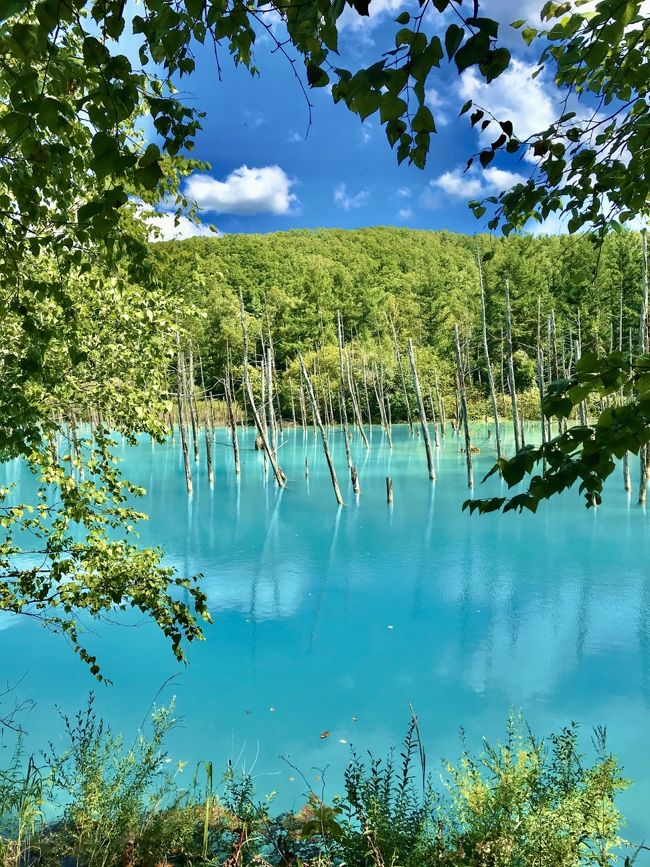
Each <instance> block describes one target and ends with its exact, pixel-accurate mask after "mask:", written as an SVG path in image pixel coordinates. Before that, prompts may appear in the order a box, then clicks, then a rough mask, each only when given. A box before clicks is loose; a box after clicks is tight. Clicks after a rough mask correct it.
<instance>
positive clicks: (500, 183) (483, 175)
mask: <svg viewBox="0 0 650 867" xmlns="http://www.w3.org/2000/svg"><path fill="white" fill-rule="evenodd" d="M525 181H526V178H525V177H524V176H523V175H520V174H518V173H517V172H508V171H505V170H504V169H497V168H494V167H490V168H488V169H485V171H483V172H481V171H480V170H479V169H471V170H469V171H467V172H463V170H462V169H461V168H459V167H457V168H455V169H453V170H452V171H449V172H444V173H443V174H442V175H440V176H439V177H437V178H434V179H433V180H432V181H429V183H428V185H427V186H426V187H425V189H424V191H423V192H422V195H421V196H420V204H421V205H422V206H423V207H425V208H437V207H438V206H439V205H440V204H441V203H442V200H443V197H444V196H446V197H448V198H452V199H465V200H466V201H469V200H470V199H480V198H482V197H483V196H490V195H494V194H496V193H501V192H503V190H507V189H508V188H509V187H511V186H513V185H514V184H521V183H525Z"/></svg>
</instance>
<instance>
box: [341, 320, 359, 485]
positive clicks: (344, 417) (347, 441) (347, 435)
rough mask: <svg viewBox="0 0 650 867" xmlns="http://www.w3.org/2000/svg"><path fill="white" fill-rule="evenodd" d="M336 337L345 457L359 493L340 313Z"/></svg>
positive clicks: (351, 477)
mask: <svg viewBox="0 0 650 867" xmlns="http://www.w3.org/2000/svg"><path fill="white" fill-rule="evenodd" d="M337 337H338V344H339V401H340V404H341V410H340V413H341V427H342V428H343V441H344V443H345V457H346V458H347V462H348V470H349V471H350V481H351V482H352V489H353V490H354V493H355V494H358V493H359V474H358V472H357V468H356V467H355V465H354V461H353V460H352V451H351V449H350V431H349V429H348V411H347V408H346V406H345V365H344V363H343V327H342V325H341V314H340V313H339V314H338V315H337Z"/></svg>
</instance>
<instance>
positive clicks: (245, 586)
mask: <svg viewBox="0 0 650 867" xmlns="http://www.w3.org/2000/svg"><path fill="white" fill-rule="evenodd" d="M304 585H305V572H304V570H303V569H301V568H300V567H299V566H298V565H297V564H295V563H286V564H285V565H283V566H282V567H281V568H276V567H269V568H263V569H262V574H261V576H260V577H259V578H257V579H255V578H254V577H253V576H252V575H251V572H250V570H249V569H244V570H243V571H242V572H241V573H240V574H236V573H235V574H233V573H232V572H230V571H228V572H224V575H223V576H222V577H217V576H213V577H206V578H204V579H203V581H202V582H201V589H202V590H203V591H204V592H205V593H206V594H207V597H208V607H209V609H210V611H215V612H216V611H220V612H221V611H239V612H241V613H242V614H246V615H250V616H252V617H253V619H254V620H256V621H258V620H271V619H274V618H278V617H283V618H284V617H292V616H293V615H294V614H295V613H296V612H297V611H298V608H299V607H300V604H301V602H302V600H303V597H304V596H305V586H304Z"/></svg>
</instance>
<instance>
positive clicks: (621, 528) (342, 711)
mask: <svg viewBox="0 0 650 867" xmlns="http://www.w3.org/2000/svg"><path fill="white" fill-rule="evenodd" d="M475 436H476V440H477V442H481V441H483V440H484V438H485V428H484V426H480V427H477V428H476V431H475ZM284 440H285V441H284V444H283V445H282V446H281V448H280V460H281V463H282V466H283V468H284V470H285V472H286V474H287V476H288V479H289V481H288V483H287V486H286V489H285V490H284V491H283V492H279V491H278V489H277V488H276V487H275V485H274V483H273V479H272V477H270V476H269V478H268V479H265V477H264V474H263V467H262V460H261V456H260V455H259V453H256V452H255V451H254V450H253V448H252V446H253V436H252V432H251V431H248V432H247V434H246V435H245V438H244V440H243V441H242V474H241V477H240V478H239V479H238V478H237V477H236V476H235V473H234V468H233V463H232V454H231V450H230V449H229V446H228V440H227V435H226V433H225V431H219V432H218V433H217V434H216V437H215V462H216V473H215V475H216V478H215V484H214V487H213V488H211V487H210V486H209V485H208V481H207V473H206V467H205V461H204V456H203V455H201V461H200V463H199V465H198V467H197V466H196V465H194V466H193V471H194V484H195V493H194V496H193V498H192V499H191V500H189V501H188V498H187V496H186V493H185V485H184V480H183V469H182V460H181V456H180V453H179V451H180V450H179V448H178V443H176V444H174V445H172V444H171V443H168V444H167V445H156V446H152V445H151V444H150V443H149V442H148V441H143V442H142V444H141V445H140V447H139V448H124V447H123V448H122V449H121V453H122V457H123V459H124V463H123V470H124V472H125V474H126V475H127V477H128V478H130V479H131V480H132V481H134V482H136V483H139V484H142V485H144V486H145V487H146V488H147V491H148V494H147V496H146V498H145V500H144V502H143V504H142V508H143V510H144V511H146V512H148V514H149V515H150V521H149V522H148V523H147V524H146V525H145V526H143V529H142V541H143V542H144V543H145V544H157V545H162V546H164V549H165V551H166V555H167V559H168V561H169V562H170V563H171V564H173V565H174V566H176V567H177V568H178V569H179V570H180V571H182V572H185V573H197V572H201V573H203V575H204V579H203V586H204V588H205V590H206V592H207V594H208V597H209V604H210V609H211V611H212V613H213V618H214V623H213V624H212V625H210V626H208V627H207V628H206V630H205V633H206V640H205V642H203V643H201V644H195V645H193V646H190V647H189V648H188V657H189V663H188V665H187V666H181V665H178V664H177V663H176V662H175V661H174V659H173V657H172V655H171V652H170V651H169V649H168V648H167V646H166V645H165V642H164V641H163V640H162V638H161V637H160V636H159V635H158V634H157V633H156V630H155V629H154V628H153V627H152V626H151V625H150V624H148V623H146V622H144V621H143V620H142V618H137V617H135V616H131V617H130V618H129V619H128V623H127V624H126V625H113V624H102V625H100V626H97V625H93V624H88V627H89V629H91V630H92V633H91V634H89V635H87V640H88V643H89V645H90V647H91V649H92V650H93V651H94V652H96V653H97V654H98V656H99V658H100V660H101V662H102V664H103V667H104V670H105V673H106V675H107V676H108V677H110V678H111V679H112V680H113V683H114V685H113V686H111V687H105V686H100V687H97V686H96V685H95V684H94V682H93V679H92V678H91V676H90V675H89V674H88V672H87V671H86V669H85V668H84V666H83V664H82V663H81V662H79V660H78V659H77V658H76V657H74V656H73V655H72V654H71V652H70V650H69V649H68V648H67V647H66V645H65V644H64V642H63V641H62V640H61V639H57V638H55V637H52V636H51V635H49V634H48V633H47V632H46V631H44V630H43V629H42V628H40V627H39V626H38V625H37V624H35V623H33V622H28V621H27V620H25V621H22V620H18V619H11V618H8V617H6V616H5V617H4V619H2V620H1V621H0V627H2V628H1V629H0V683H5V682H15V681H16V680H17V679H18V678H20V677H22V676H23V675H24V679H23V680H22V681H21V683H20V684H19V686H18V687H17V690H16V695H17V696H18V697H21V696H25V697H27V696H29V697H31V698H33V699H35V700H36V702H37V707H36V709H35V710H34V711H32V712H31V713H29V714H28V715H27V716H26V718H25V720H24V722H25V724H26V726H27V728H28V730H29V733H30V734H29V740H28V744H29V746H30V747H31V748H34V749H36V748H38V747H39V746H42V745H44V744H45V743H46V742H47V741H49V740H51V741H53V742H54V743H55V744H56V743H63V739H62V726H61V724H60V722H59V719H58V716H57V712H56V710H55V707H56V706H59V707H60V708H61V709H63V710H64V711H66V712H70V711H74V710H76V709H77V708H79V707H80V706H81V705H82V704H83V703H84V701H85V698H86V696H87V693H88V691H89V690H90V689H92V688H95V690H96V693H97V705H98V707H99V709H100V711H101V712H102V714H103V715H104V716H105V717H106V718H107V719H109V720H110V722H111V723H112V725H113V726H114V728H115V729H118V730H122V731H124V732H126V733H127V734H132V733H133V732H134V731H135V730H136V728H137V727H138V725H139V724H140V722H141V720H142V718H143V716H144V715H145V713H146V712H147V709H148V707H149V704H150V702H151V701H152V700H153V699H154V697H155V696H156V693H157V692H158V690H159V688H160V687H161V685H162V684H163V683H164V681H165V680H166V679H167V678H168V677H170V676H172V675H173V676H174V681H173V683H172V684H169V685H168V686H167V687H165V688H164V689H163V692H162V695H161V697H160V698H159V699H158V700H159V701H165V700H168V699H170V698H171V697H172V695H176V701H177V711H178V714H179V716H180V717H181V724H180V726H179V727H178V728H177V729H176V730H175V732H173V733H172V735H171V737H170V741H169V746H170V754H171V756H172V757H173V759H174V761H175V760H177V759H183V760H186V761H188V762H189V763H190V766H191V765H192V764H193V763H196V762H198V761H199V760H202V759H203V760H207V759H210V760H213V761H214V762H215V763H216V764H217V765H223V764H224V763H225V761H226V759H227V758H228V757H233V758H235V759H239V762H240V764H241V765H242V766H245V767H246V768H252V769H253V772H254V775H255V776H256V778H257V784H258V787H259V790H260V791H261V792H262V793H266V792H270V791H272V790H277V791H278V792H279V793H280V796H279V800H278V804H279V806H282V807H286V806H291V805H292V804H299V803H300V802H301V798H302V794H303V792H304V790H305V784H304V782H303V781H302V780H301V779H300V777H299V775H298V774H297V772H296V771H295V770H294V769H293V768H292V767H291V766H290V765H289V764H288V763H287V762H285V761H283V759H282V758H281V756H285V757H287V758H288V759H289V760H290V762H291V763H293V764H294V765H296V766H297V767H298V768H300V770H301V771H302V772H304V774H305V776H306V777H307V778H308V779H309V780H310V781H311V782H312V783H313V784H314V785H315V786H318V785H319V782H320V777H321V775H322V769H324V768H326V767H327V771H326V782H327V785H328V791H329V792H330V793H333V792H335V791H337V790H339V789H340V780H341V774H342V770H343V768H344V766H345V763H346V761H347V759H348V750H349V744H355V745H356V746H358V747H359V748H361V749H365V748H370V749H372V750H374V751H378V752H382V751H384V750H385V749H386V748H387V747H388V746H389V745H390V744H396V743H399V741H400V738H401V736H402V734H403V732H404V730H405V728H406V726H407V724H408V720H409V703H410V704H412V705H413V707H414V708H415V709H416V711H417V713H418V714H419V717H420V722H421V727H422V734H423V737H424V740H425V746H426V748H427V754H428V760H429V764H430V765H434V764H435V760H436V759H437V758H438V757H442V756H446V757H449V758H452V759H453V758H455V757H457V756H458V754H459V752H460V747H459V741H458V731H459V727H460V726H461V725H462V726H463V727H464V729H465V732H466V736H467V740H468V742H469V745H470V746H476V747H478V746H480V738H481V737H482V736H483V735H485V736H487V737H489V738H492V739H496V738H498V737H499V736H500V735H502V734H503V733H504V730H505V723H506V719H507V716H508V714H509V712H510V711H511V710H513V709H514V710H521V711H522V712H523V713H524V715H525V717H526V719H527V721H528V722H529V723H530V725H531V726H532V727H533V729H534V730H535V732H536V733H538V734H543V733H549V732H550V731H552V730H556V729H557V728H559V727H560V726H562V725H564V724H567V723H568V722H570V721H571V720H576V721H579V722H580V723H581V724H582V726H583V727H584V731H585V739H584V740H585V744H586V745H588V743H589V737H588V733H589V730H590V728H591V727H592V726H594V725H597V724H602V723H605V724H607V727H608V731H609V739H610V745H611V747H612V749H613V750H614V751H615V752H616V753H617V754H618V756H619V757H620V759H621V761H622V762H623V765H624V767H625V771H626V773H627V775H628V776H630V777H632V778H633V779H634V781H635V785H634V787H633V788H632V789H631V790H630V791H629V792H628V793H626V794H625V796H624V797H623V800H622V805H623V808H624V810H625V812H626V813H627V815H628V817H629V820H630V824H629V829H628V830H629V834H630V835H631V836H634V837H635V838H636V839H640V838H641V837H644V836H645V835H646V833H647V832H648V829H650V821H648V820H649V819H650V816H648V810H647V805H648V804H650V752H649V751H648V723H649V721H650V619H649V614H650V596H649V589H650V557H649V553H650V532H649V523H648V520H649V519H648V515H647V514H646V513H645V511H644V510H643V509H641V508H639V507H638V506H637V505H636V495H633V496H632V499H631V500H630V499H628V496H627V495H626V494H625V492H624V490H623V485H622V478H621V475H620V473H617V474H616V477H615V478H614V479H612V481H611V484H610V485H609V487H608V489H607V492H606V498H605V504H604V505H603V506H602V507H601V508H600V509H599V510H587V509H585V508H584V506H583V505H582V501H581V500H580V498H579V497H578V496H577V494H574V493H570V494H568V495H565V496H563V497H561V498H559V499H558V500H556V501H555V502H553V503H552V504H550V505H546V506H544V507H542V508H541V509H540V510H539V512H538V514H537V515H535V516H532V515H522V516H519V515H513V514H508V515H505V516H500V515H490V516H485V517H478V516H473V517H470V516H469V515H468V514H467V513H461V503H462V501H463V499H464V498H465V497H466V495H467V488H466V484H465V459H464V455H462V454H460V452H459V442H458V440H457V439H455V437H453V435H451V432H450V434H449V435H448V436H447V438H446V440H444V441H443V444H442V446H441V447H440V448H439V449H437V450H436V467H437V473H438V480H437V481H436V483H435V484H431V483H430V482H429V480H428V478H427V472H426V462H425V456H424V450H423V447H422V441H421V439H420V438H419V436H417V435H415V436H412V435H410V434H409V431H408V428H406V427H396V428H395V432H394V448H393V449H392V451H391V450H390V449H389V448H388V444H387V442H386V440H385V439H384V438H383V436H382V434H381V432H380V430H379V429H377V428H375V429H374V430H373V437H372V449H371V450H370V452H366V450H365V449H364V448H363V446H362V444H361V443H360V441H359V440H358V438H357V437H356V435H355V437H354V440H353V451H354V458H355V461H356V462H357V464H358V466H359V474H360V479H361V487H362V492H361V496H360V497H359V498H358V499H355V497H354V495H353V493H352V491H351V489H350V487H349V482H348V478H347V474H346V472H345V469H346V468H345V458H344V454H343V444H342V441H341V437H340V434H339V433H336V434H334V442H333V449H334V454H335V459H336V463H337V467H338V469H339V475H340V479H341V486H342V489H343V492H344V498H345V506H344V507H343V508H341V509H337V507H336V503H335V500H334V497H333V494H332V490H331V486H330V481H329V476H328V474H327V468H326V465H325V462H324V459H323V456H322V452H321V447H320V443H319V441H317V440H316V439H315V438H314V436H313V435H312V434H311V433H308V434H307V435H305V434H304V433H303V431H302V430H297V431H289V432H286V433H285V437H284ZM305 457H308V458H309V463H310V469H311V473H310V478H309V480H306V479H305V474H304V461H305ZM493 457H494V455H493V452H492V451H491V449H490V446H489V443H486V442H483V443H482V448H481V453H480V455H478V456H477V457H476V459H475V463H476V475H477V480H478V479H480V478H481V476H482V474H483V473H484V472H485V471H486V470H487V469H488V468H489V467H490V466H491V463H492V460H493ZM633 469H634V470H635V471H636V465H633ZM23 472H24V471H23V470H22V469H21V467H20V465H19V464H17V463H12V464H8V465H6V466H5V467H4V468H3V469H2V470H1V471H0V478H2V476H3V475H4V477H5V478H4V481H8V480H13V481H18V482H19V484H20V486H21V487H22V488H23V489H24V490H27V489H28V488H29V484H30V483H29V480H28V479H26V478H25V477H24V476H23ZM386 475H390V476H392V478H393V482H394V496H395V501H394V504H393V506H392V507H391V506H388V505H387V503H386V497H385V477H386ZM500 485H501V483H500V482H499V481H498V480H492V481H491V482H490V483H489V484H486V485H484V486H483V488H481V487H478V489H477V492H478V493H481V494H483V493H484V494H485V495H488V494H492V493H495V492H498V491H499V490H500ZM634 486H635V488H636V479H635V483H634ZM323 731H329V732H331V735H330V736H329V737H327V738H324V739H322V738H321V737H320V735H321V733H322V732H323Z"/></svg>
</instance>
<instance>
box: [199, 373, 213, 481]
mask: <svg viewBox="0 0 650 867" xmlns="http://www.w3.org/2000/svg"><path fill="white" fill-rule="evenodd" d="M199 371H200V373H201V391H202V392H203V400H204V401H207V400H208V397H207V392H206V390H205V377H204V376H203V362H202V360H201V356H199ZM206 406H209V407H210V409H212V403H211V402H210V403H209V404H206ZM210 421H211V429H212V430H213V431H214V416H213V415H212V413H211V419H210ZM204 434H205V461H206V464H207V466H208V482H209V483H210V484H211V485H212V484H214V467H213V465H212V441H211V440H210V430H209V428H208V414H207V409H206V416H205V428H204Z"/></svg>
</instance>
